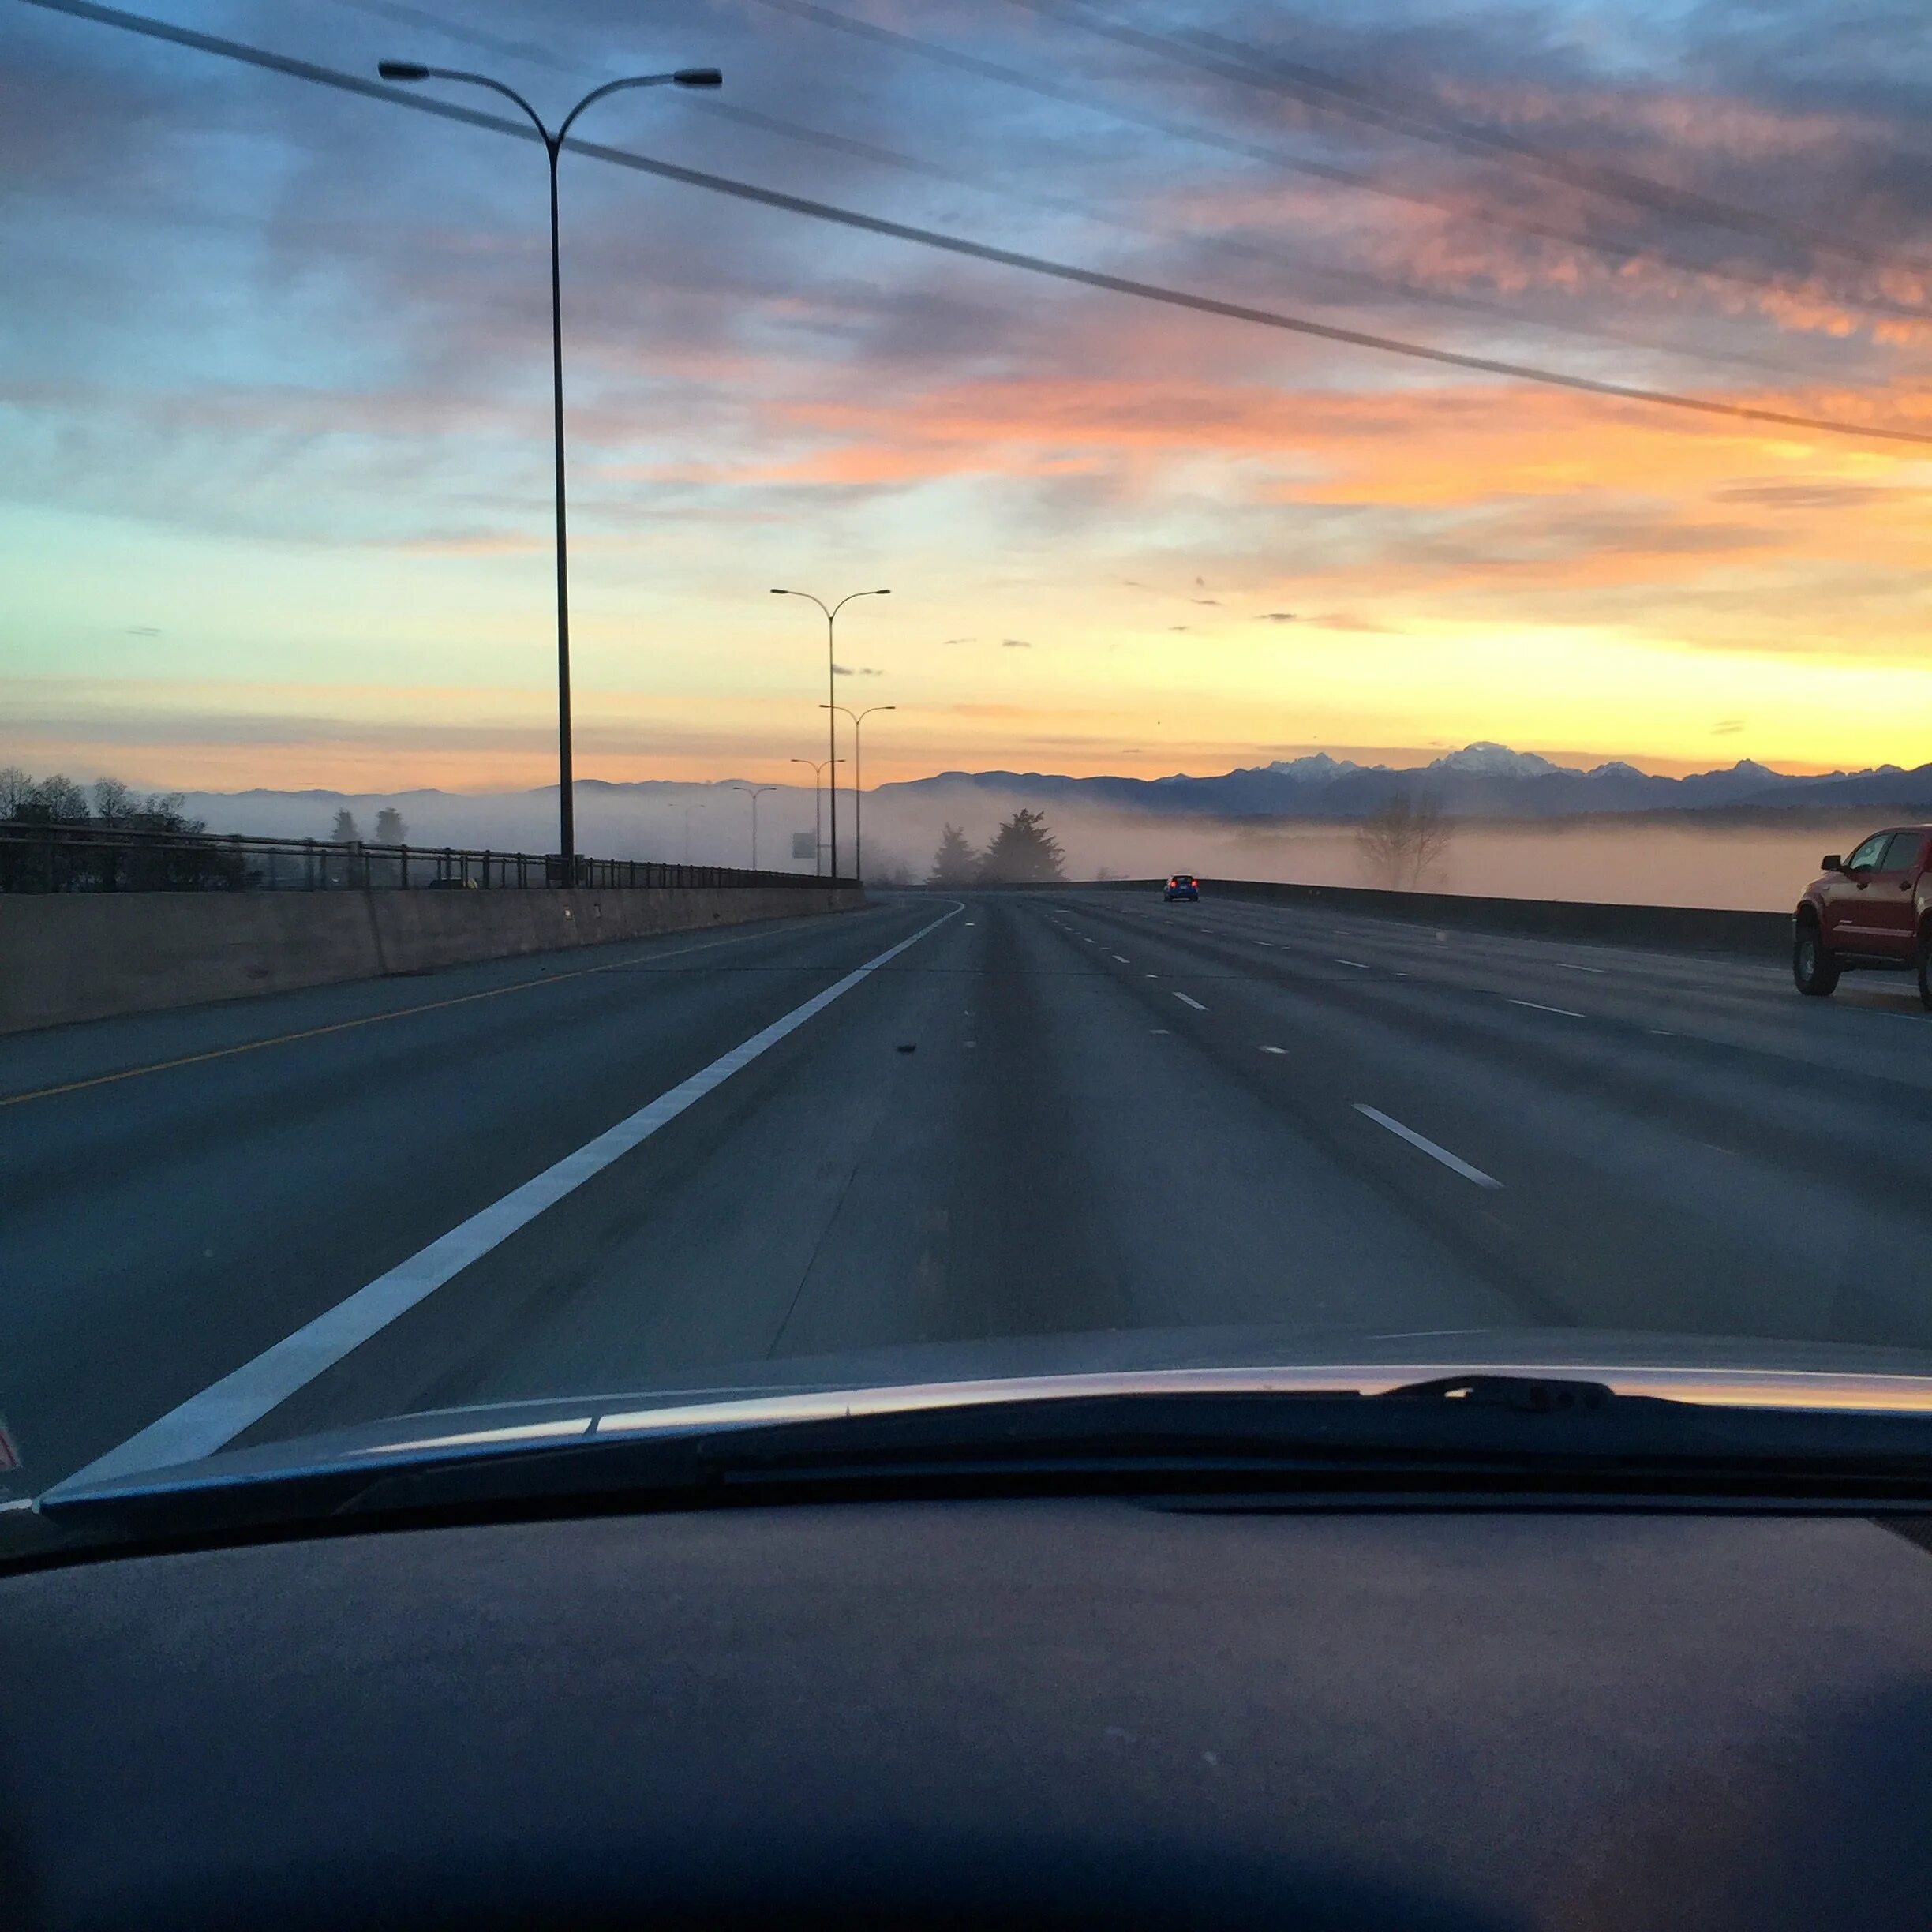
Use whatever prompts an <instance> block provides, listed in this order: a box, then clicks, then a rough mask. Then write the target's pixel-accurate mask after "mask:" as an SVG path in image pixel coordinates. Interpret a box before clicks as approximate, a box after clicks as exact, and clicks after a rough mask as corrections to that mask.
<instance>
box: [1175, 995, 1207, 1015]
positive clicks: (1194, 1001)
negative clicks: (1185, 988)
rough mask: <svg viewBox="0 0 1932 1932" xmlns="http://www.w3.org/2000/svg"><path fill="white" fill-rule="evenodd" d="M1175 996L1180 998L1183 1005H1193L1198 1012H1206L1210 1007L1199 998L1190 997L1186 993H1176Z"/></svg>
mask: <svg viewBox="0 0 1932 1932" xmlns="http://www.w3.org/2000/svg"><path fill="white" fill-rule="evenodd" d="M1174 998H1176V999H1178V1001H1179V1002H1181V1005H1183V1006H1192V1007H1193V1009H1194V1010H1195V1011H1196V1013H1205V1012H1206V1011H1207V1008H1206V1007H1205V1006H1204V1005H1202V1004H1201V1003H1200V1001H1199V1000H1197V999H1189V998H1188V996H1187V995H1186V994H1185V993H1177V994H1175V995H1174Z"/></svg>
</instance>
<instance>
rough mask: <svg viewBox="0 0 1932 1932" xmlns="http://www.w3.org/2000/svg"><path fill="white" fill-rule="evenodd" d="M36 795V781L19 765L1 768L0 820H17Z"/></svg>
mask: <svg viewBox="0 0 1932 1932" xmlns="http://www.w3.org/2000/svg"><path fill="white" fill-rule="evenodd" d="M33 793H34V781H33V780H32V777H29V776H28V773H25V772H24V771H22V770H21V768H20V767H19V766H17V765H8V766H0V818H18V817H19V816H20V815H21V807H23V806H24V805H25V804H26V803H28V800H29V799H32V796H33Z"/></svg>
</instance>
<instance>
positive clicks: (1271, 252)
mask: <svg viewBox="0 0 1932 1932" xmlns="http://www.w3.org/2000/svg"><path fill="white" fill-rule="evenodd" d="M337 4H338V5H339V6H346V7H348V8H350V9H353V10H354V11H355V12H357V13H365V14H367V15H369V16H370V17H373V18H375V19H378V20H385V21H395V22H397V23H399V24H403V25H407V26H410V27H414V28H419V29H421V31H423V32H428V33H432V34H436V35H437V36H441V37H444V38H447V39H452V40H455V41H458V42H460V43H463V44H466V45H468V46H472V47H481V48H482V49H484V50H485V51H487V52H490V53H495V54H502V55H504V56H505V57H506V58H513V59H519V60H527V61H534V62H538V63H539V64H541V66H546V67H549V68H553V69H556V70H558V71H559V72H561V73H579V74H581V73H587V72H589V71H590V70H589V69H586V67H585V66H583V64H582V62H570V61H563V60H559V59H558V58H556V56H555V55H554V54H551V53H550V52H549V51H548V50H547V49H545V48H543V47H537V46H535V45H534V44H533V43H528V42H524V41H513V40H507V39H503V38H502V37H501V36H498V35H496V34H490V33H484V32H479V31H477V29H474V28H470V27H466V26H462V25H461V24H458V23H457V22H455V21H450V20H447V19H445V18H444V17H442V16H441V15H440V14H437V13H432V12H430V11H429V9H427V8H425V7H419V6H412V5H410V4H408V3H407V0H337ZM818 10H822V9H814V11H818ZM861 24H863V23H861ZM882 31H883V30H882ZM935 51H939V52H944V51H945V50H944V49H938V50H935ZM963 58H968V59H970V58H971V57H970V56H967V57H963ZM987 66H991V63H987ZM994 72H996V73H999V74H1002V75H1010V76H1011V77H1012V78H1014V79H1020V78H1022V77H1021V76H1020V75H1019V74H1017V73H1015V72H1014V71H1013V70H1012V69H1005V68H997V69H994ZM690 106H691V108H692V110H694V111H695V112H696V113H698V114H706V115H711V116H715V117H716V118H718V119H721V120H726V121H731V122H736V124H737V125H739V126H740V127H748V128H755V129H758V131H759V132H760V133H766V134H773V135H776V136H777V137H778V138H779V139H780V140H788V141H796V142H797V143H798V144H799V145H801V146H804V147H811V148H822V149H823V150H825V151H826V152H828V153H832V154H841V155H848V156H849V157H851V158H852V159H855V160H859V161H864V162H867V163H871V165H873V166H874V167H889V168H893V169H897V170H900V171H901V172H904V173H906V174H914V175H917V176H919V177H922V178H925V179H927V180H929V181H935V182H945V183H946V184H947V185H949V186H955V187H962V188H966V189H970V190H972V192H973V193H978V194H986V195H995V196H998V197H1001V198H1002V199H1004V200H1011V201H1015V202H1017V203H1019V204H1021V205H1023V206H1027V207H1032V208H1043V209H1046V210H1047V211H1049V212H1052V213H1055V214H1062V215H1073V216H1075V217H1076V218H1077V219H1080V220H1083V221H1097V222H1101V223H1105V224H1106V225H1107V226H1109V227H1114V228H1118V229H1119V230H1121V231H1122V232H1123V233H1125V234H1138V235H1141V236H1143V237H1145V238H1151V239H1153V240H1155V241H1163V242H1175V241H1178V242H1181V243H1184V244H1185V245H1189V246H1191V247H1195V248H1205V249H1213V250H1214V251H1215V252H1216V253H1220V254H1226V255H1234V256H1241V258H1243V259H1244V260H1249V261H1254V262H1258V263H1260V264H1264V265H1265V266H1267V267H1270V268H1277V269H1283V270H1286V271H1289V272H1290V273H1292V274H1294V275H1298V276H1300V277H1301V278H1303V279H1307V278H1309V277H1313V278H1315V279H1318V280H1320V281H1324V282H1327V283H1329V284H1331V286H1335V287H1336V288H1339V289H1341V290H1346V291H1347V297H1346V298H1347V299H1363V300H1368V301H1388V300H1391V298H1392V299H1396V300H1402V301H1417V302H1426V303H1428V304H1429V305H1431V306H1432V307H1436V308H1441V309H1453V310H1456V311H1458V312H1460V313H1465V314H1469V315H1475V316H1483V317H1485V318H1486V319H1488V320H1500V321H1503V322H1507V323H1514V324H1519V325H1522V326H1526V327H1528V328H1540V329H1547V330H1550V331H1554V332H1556V333H1557V334H1559V335H1574V336H1579V337H1582V338H1586V339H1590V340H1594V341H1598V342H1605V343H1613V344H1615V345H1616V346H1619V347H1621V348H1627V349H1631V348H1634V349H1645V350H1649V351H1651V352H1652V353H1653V354H1661V355H1670V356H1676V357H1677V358H1679V359H1681V360H1684V361H1696V362H1708V363H1713V364H1716V365H1722V366H1725V367H1729V368H1734V369H1756V370H1758V371H1759V372H1760V373H1763V374H1767V375H1772V376H1795V377H1803V376H1805V375H1806V374H1807V373H1808V372H1807V371H1805V370H1803V369H1798V368H1795V367H1794V366H1792V365H1791V364H1789V363H1787V362H1780V361H1775V360H1773V358H1769V357H1766V356H1754V355H1750V354H1745V353H1743V352H1742V351H1740V350H1724V349H1705V348H1694V347H1687V346H1685V345H1683V343H1671V342H1659V341H1657V340H1656V339H1654V338H1650V337H1646V336H1644V335H1636V334H1632V333H1631V332H1629V331H1625V330H1620V329H1614V328H1605V327H1604V326H1603V324H1601V323H1594V324H1593V323H1587V322H1576V321H1571V320H1567V318H1564V317H1562V316H1542V315H1531V314H1526V313H1524V312H1523V311H1522V310H1521V309H1511V308H1510V307H1509V306H1507V305H1506V304H1504V303H1503V302H1499V301H1486V300H1485V299H1484V298H1482V297H1481V296H1479V295H1466V294H1451V293H1450V292H1448V291H1447V290H1440V289H1429V288H1422V287H1418V286H1417V285H1415V284H1414V283H1408V282H1400V281H1391V280H1390V279H1387V277H1384V276H1380V275H1367V274H1365V273H1363V272H1362V271H1360V270H1359V269H1350V268H1336V267H1335V266H1333V265H1331V264H1309V263H1305V262H1293V261H1290V260H1288V259H1287V258H1286V256H1283V255H1282V253H1280V252H1279V250H1278V249H1268V248H1264V247H1261V246H1259V245H1256V244H1254V243H1252V242H1249V241H1242V240H1241V239H1239V238H1237V237H1234V236H1231V235H1224V234H1177V233H1175V232H1174V231H1172V230H1161V229H1158V228H1155V227H1151V226H1150V225H1149V224H1148V223H1144V222H1139V223H1137V222H1132V221H1128V220H1125V219H1122V218H1121V217H1118V216H1115V215H1106V214H1103V213H1100V212H1097V211H1095V209H1092V208H1088V206H1086V205H1085V204H1084V203H1080V202H1077V201H1075V200H1073V199H1072V198H1071V197H1066V196H1061V195H1053V194H1047V193H1042V192H1041V191H1040V190H1039V189H1019V188H1014V187H1012V186H1010V185H1007V184H1005V183H1002V182H990V181H987V180H985V179H983V178H980V177H979V176H978V175H975V174H970V173H968V171H967V170H964V169H961V168H953V167H946V166H945V165H944V164H943V163H938V162H934V161H928V160H926V159H923V158H922V157H920V156H919V155H909V154H905V153H903V152H900V151H899V150H897V149H896V148H884V147H880V146H878V144H875V143H873V142H871V141H866V140H859V139H857V138H856V137H853V136H852V135H848V134H836V133H831V132H830V131H829V130H828V129H823V128H814V127H807V126H806V125H803V124H802V123H800V122H796V121H790V120H787V119H784V118H782V117H781V116H780V115H777V114H764V113H762V112H760V111H759V110H758V109H756V108H751V107H739V106H737V105H736V103H732V102H729V101H722V100H720V99H717V97H716V96H715V95H702V96H699V97H698V98H696V99H693V100H692V101H691V103H690ZM1099 111H1100V112H1102V113H1109V112H1110V111H1111V110H1108V109H1105V108H1102V109H1099Z"/></svg>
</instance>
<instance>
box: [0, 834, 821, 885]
mask: <svg viewBox="0 0 1932 1932" xmlns="http://www.w3.org/2000/svg"><path fill="white" fill-rule="evenodd" d="M572 871H573V873H574V876H572V877H568V878H567V877H566V876H565V867H564V862H563V860H562V859H560V858H559V857H558V856H557V855H556V853H554V852H549V853H545V852H496V851H492V850H489V849H486V848H485V849H479V848H476V847H474V846H470V847H466V846H457V845H375V844H368V843H365V841H361V840H359V839H358V840H354V841H350V842H349V843H347V844H343V843H338V842H335V841H330V840H327V839H279V838H251V837H245V836H242V835H241V834H239V833H233V834H228V833H182V832H155V831H148V830H145V829H139V828H137V827H133V826H125V827H123V826H92V825H90V826H78V825H39V824H34V823H32V822H24V821H21V820H18V819H5V820H0V893H70V892H328V891H350V892H370V891H378V890H385V889H397V890H400V889H405V888H406V889H413V890H418V891H420V890H425V889H428V890H451V889H454V890H457V891H462V890H466V889H475V890H478V891H481V890H485V889H488V890H492V891H500V890H502V889H505V888H509V889H517V888H525V889H529V888H535V887H541V886H570V885H574V886H583V887H593V888H597V889H604V890H612V889H626V890H628V889H641V888H644V887H648V886H660V887H670V888H673V889H676V888H698V887H703V886H849V885H851V884H852V881H851V880H849V879H828V878H818V877H815V876H814V874H811V873H809V872H764V871H750V870H747V869H744V868H741V867H735V866H709V865H665V864H661V863H659V862H658V861H657V860H656V859H589V858H584V857H581V856H580V857H579V858H578V859H577V861H576V863H575V867H573V868H572Z"/></svg>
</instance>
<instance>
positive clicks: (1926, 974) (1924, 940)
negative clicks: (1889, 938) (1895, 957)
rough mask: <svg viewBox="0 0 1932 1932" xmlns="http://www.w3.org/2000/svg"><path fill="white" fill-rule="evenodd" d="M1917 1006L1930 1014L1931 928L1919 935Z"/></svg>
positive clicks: (1931, 980) (1931, 984)
mask: <svg viewBox="0 0 1932 1932" xmlns="http://www.w3.org/2000/svg"><path fill="white" fill-rule="evenodd" d="M1919 1005H1921V1006H1923V1007H1924V1008H1925V1009H1926V1011H1927V1012H1928V1013H1932V927H1926V930H1924V931H1923V932H1922V933H1921V934H1919Z"/></svg>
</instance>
